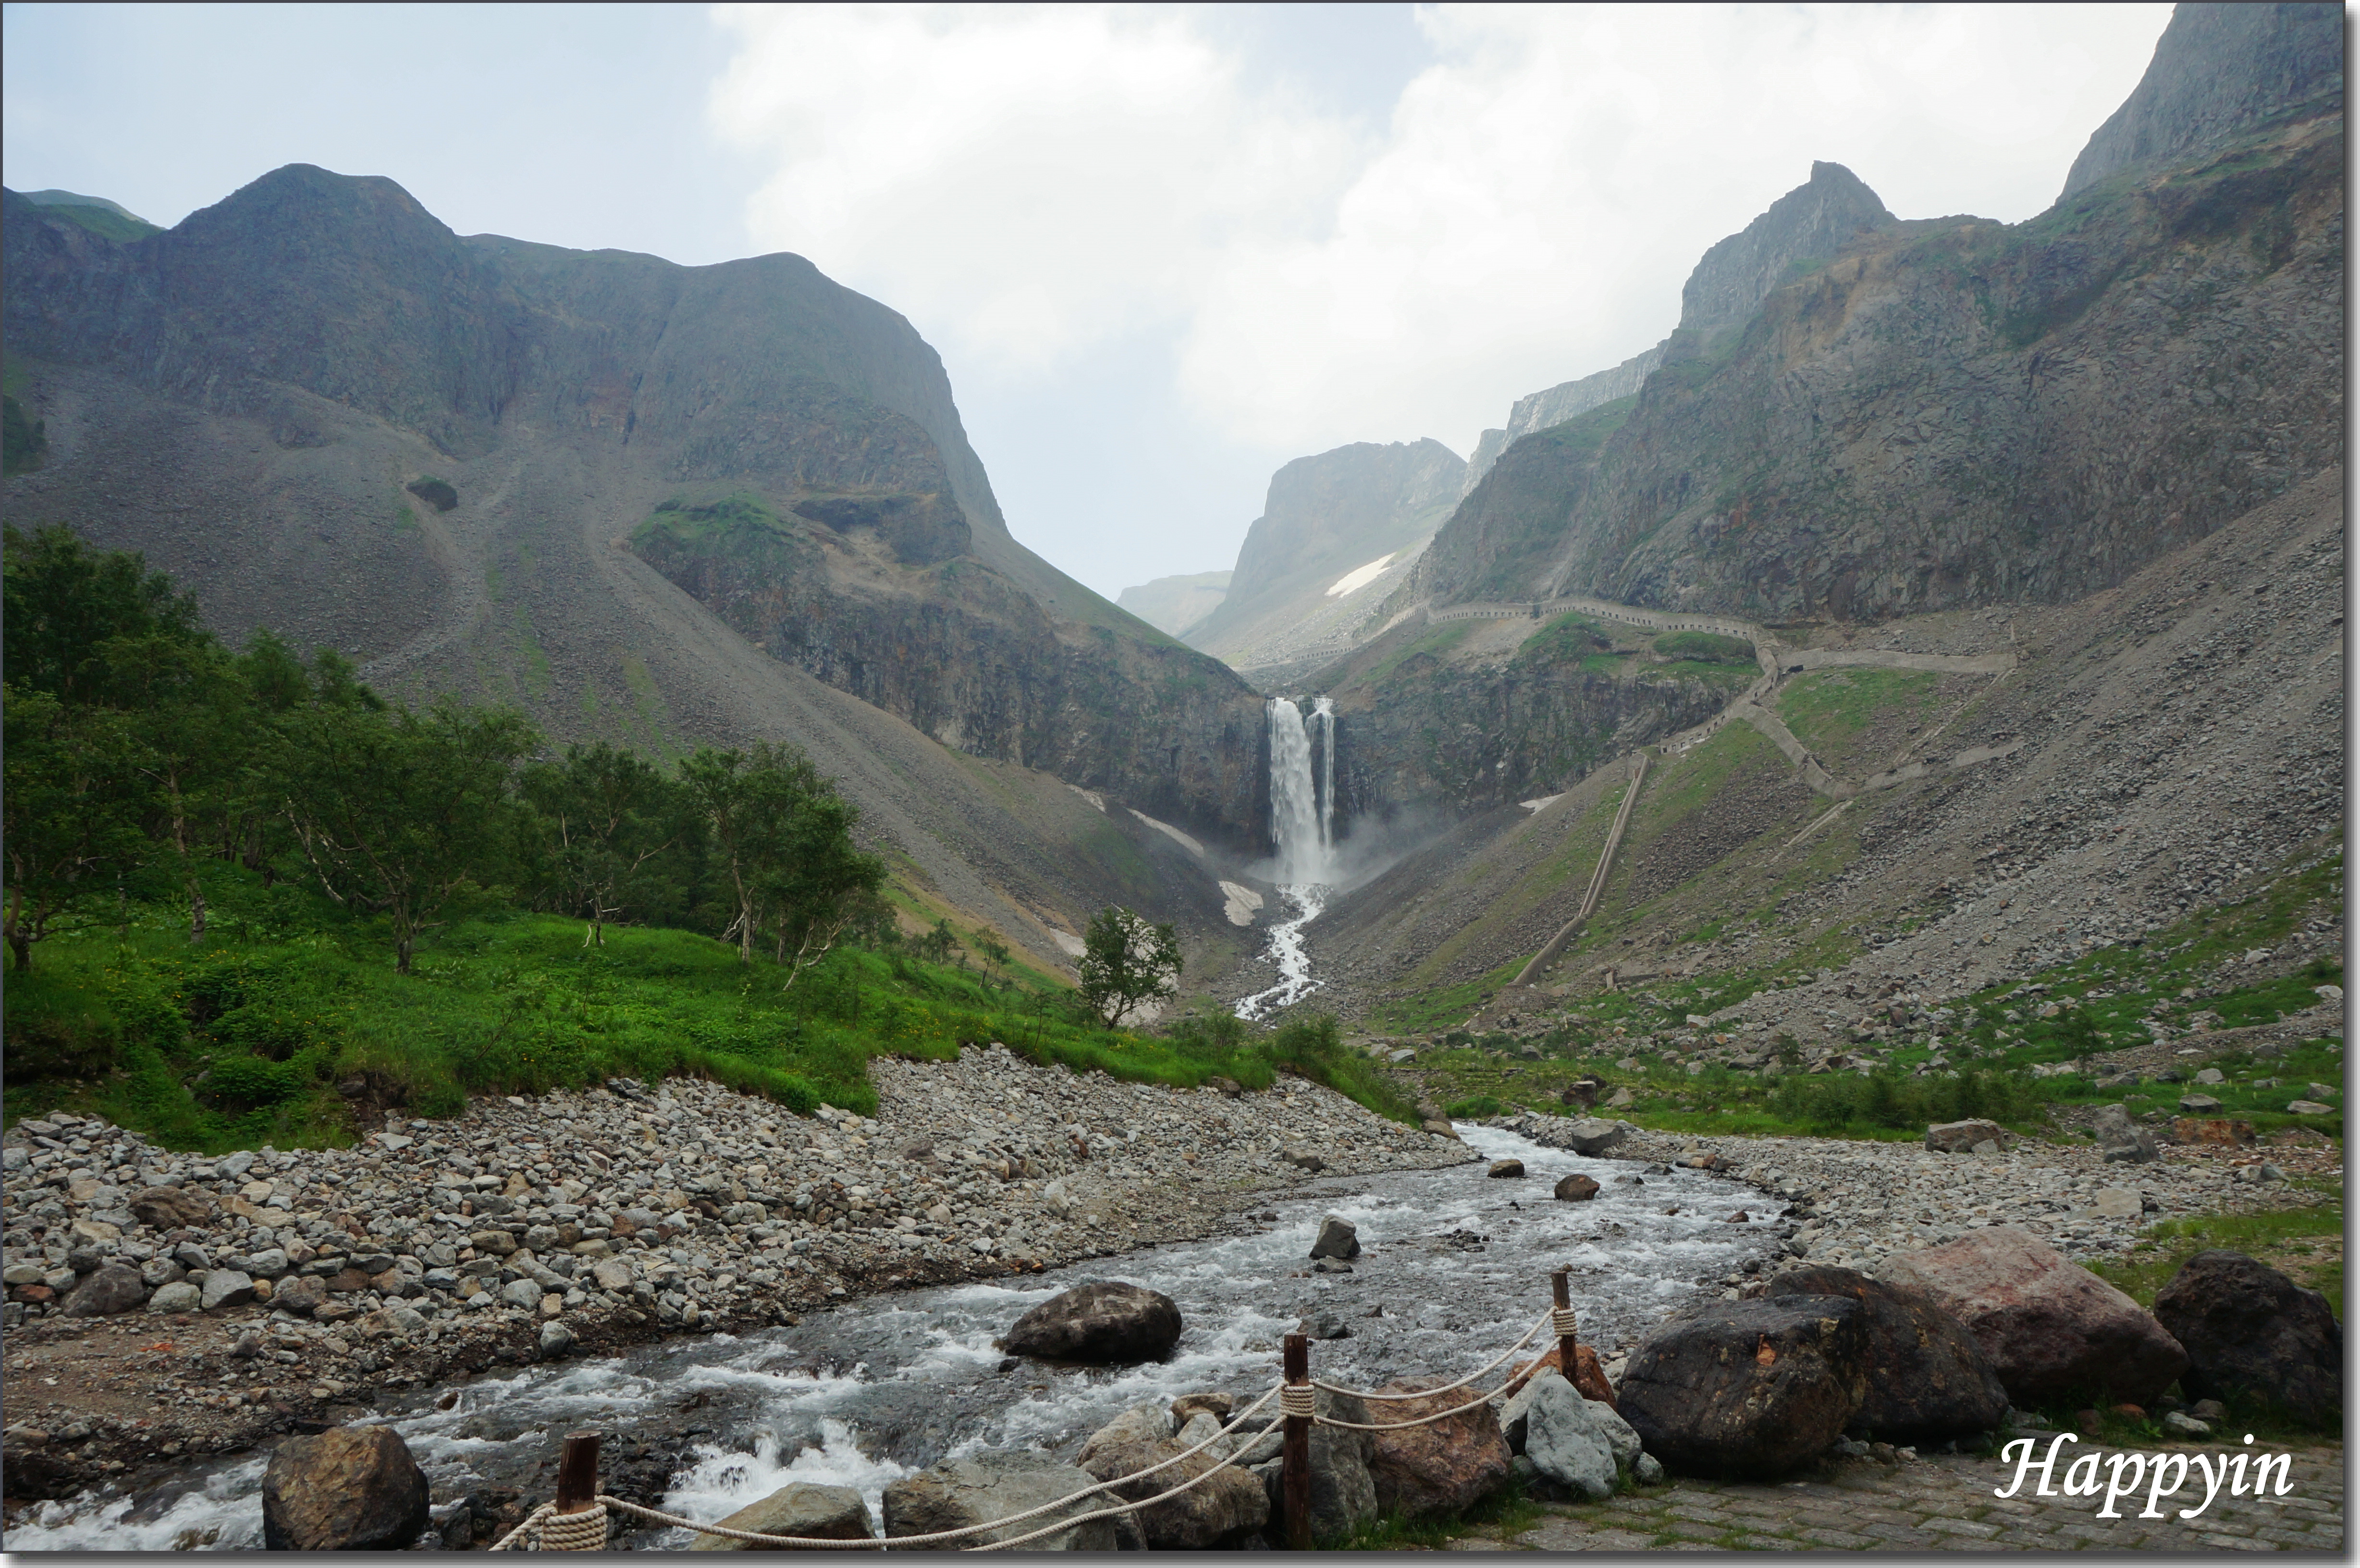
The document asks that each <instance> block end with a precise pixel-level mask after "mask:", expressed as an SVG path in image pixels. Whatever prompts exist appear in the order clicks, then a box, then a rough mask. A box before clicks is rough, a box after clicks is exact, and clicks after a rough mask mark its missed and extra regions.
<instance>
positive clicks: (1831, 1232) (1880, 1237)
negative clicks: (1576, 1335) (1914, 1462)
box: [1489, 1113, 2343, 1296]
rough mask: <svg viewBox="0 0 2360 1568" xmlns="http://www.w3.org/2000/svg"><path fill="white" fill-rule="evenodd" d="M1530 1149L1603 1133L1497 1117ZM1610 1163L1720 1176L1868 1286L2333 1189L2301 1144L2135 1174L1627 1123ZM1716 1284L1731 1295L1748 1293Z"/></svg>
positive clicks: (2326, 1155)
mask: <svg viewBox="0 0 2360 1568" xmlns="http://www.w3.org/2000/svg"><path fill="white" fill-rule="evenodd" d="M1489 1125H1491V1126H1495V1127H1505V1128H1507V1129H1509V1130H1510V1131H1513V1132H1515V1133H1519V1134H1521V1135H1523V1136H1524V1137H1526V1138H1533V1139H1534V1140H1535V1142H1540V1143H1548V1144H1552V1145H1558V1146H1567V1147H1569V1145H1566V1144H1565V1143H1564V1140H1565V1139H1566V1138H1568V1136H1569V1135H1570V1134H1571V1130H1572V1128H1574V1127H1576V1126H1586V1127H1601V1126H1604V1125H1609V1124H1601V1123H1598V1122H1594V1121H1591V1122H1586V1123H1584V1122H1577V1120H1576V1119H1575V1118H1569V1117H1562V1116H1541V1115H1535V1114H1532V1113H1526V1114H1524V1115H1521V1116H1501V1117H1495V1118H1493V1119H1492V1121H1491V1123H1490V1124H1489ZM1611 1125H1612V1126H1613V1127H1618V1128H1619V1129H1620V1131H1619V1133H1618V1134H1617V1135H1615V1136H1614V1137H1613V1138H1612V1142H1611V1143H1610V1144H1609V1145H1608V1146H1606V1147H1605V1148H1603V1149H1601V1150H1600V1152H1601V1154H1602V1155H1603V1156H1604V1157H1607V1158H1612V1159H1617V1160H1655V1161H1661V1162H1665V1163H1682V1164H1688V1165H1691V1166H1700V1168H1702V1169H1707V1170H1713V1171H1722V1172H1725V1173H1726V1174H1728V1175H1729V1176H1731V1177H1732V1178H1734V1179H1735V1180H1737V1181H1743V1182H1744V1183H1746V1184H1747V1185H1748V1186H1751V1187H1754V1188H1756V1189H1759V1190H1760V1191H1761V1192H1764V1193H1765V1195H1767V1196H1768V1197H1770V1198H1772V1199H1774V1200H1775V1201H1776V1202H1777V1203H1780V1204H1781V1205H1782V1210H1781V1212H1782V1214H1784V1215H1785V1217H1786V1219H1788V1220H1789V1221H1790V1222H1791V1223H1792V1224H1793V1225H1794V1229H1793V1231H1792V1233H1791V1234H1790V1235H1789V1236H1787V1238H1786V1253H1787V1254H1788V1256H1790V1257H1791V1258H1798V1259H1802V1260H1806V1261H1808V1262H1810V1263H1813V1264H1828V1265H1834V1266H1836V1267H1840V1268H1848V1269H1860V1270H1862V1271H1863V1272H1868V1273H1874V1272H1876V1271H1877V1270H1878V1269H1880V1268H1882V1267H1883V1266H1884V1264H1885V1262H1886V1261H1887V1260H1888V1259H1890V1258H1893V1257H1894V1256H1895V1255H1896V1254H1899V1253H1903V1252H1907V1251H1911V1250H1914V1249H1916V1248H1918V1247H1939V1246H1941V1245H1943V1244H1945V1243H1947V1242H1951V1241H1955V1240H1957V1239H1958V1238H1959V1237H1961V1236H1965V1235H1967V1234H1969V1233H1971V1232H1973V1231H1978V1230H1983V1229H1985V1228H1987V1227H1989V1226H1992V1225H2021V1226H2023V1227H2024V1228H2025V1229H2026V1230H2028V1231H2030V1232H2031V1233H2032V1234H2034V1235H2035V1236H2038V1237H2039V1238H2040V1239H2041V1240H2043V1241H2045V1242H2047V1243H2048V1244H2049V1246H2051V1247H2055V1248H2056V1249H2057V1250H2058V1251H2060V1252H2061V1253H2063V1254H2065V1255H2066V1256H2067V1257H2069V1258H2072V1259H2074V1260H2075V1261H2076V1262H2083V1263H2086V1262H2088V1261H2089V1260H2091V1259H2092V1258H2103V1257H2105V1256H2106V1255H2108V1254H2110V1253H2115V1252H2120V1251H2122V1250H2124V1249H2125V1248H2126V1247H2129V1246H2130V1244H2131V1242H2132V1241H2133V1239H2134V1238H2135V1237H2136V1236H2137V1234H2138V1233H2139V1231H2140V1230H2142V1229H2143V1228H2145V1227H2146V1226H2148V1225H2154V1224H2156V1223H2158V1221H2162V1220H2167V1219H2172V1218H2176V1217H2180V1216H2183V1215H2188V1214H2217V1213H2222V1212H2232V1211H2249V1210H2256V1209H2285V1208H2296V1207H2302V1206H2306V1205H2310V1204H2314V1203H2331V1202H2334V1201H2336V1200H2335V1199H2334V1198H2333V1197H2330V1196H2328V1195H2326V1194H2323V1193H2322V1192H2319V1191H2317V1190H2316V1189H2314V1188H2311V1187H2309V1186H2305V1185H2300V1184H2298V1183H2297V1182H2296V1181H2293V1180H2291V1179H2292V1178H2298V1177H2322V1178H2335V1177H2338V1176H2340V1174H2341V1172H2342V1170H2343V1161H2342V1156H2341V1153H2340V1151H2339V1150H2338V1149H2337V1148H2336V1146H2334V1145H2333V1144H2332V1143H2328V1142H2326V1141H2325V1140H2323V1139H2317V1138H2312V1137H2306V1136H2305V1135H2303V1134H2301V1133H2300V1132H2298V1133H2295V1134H2292V1135H2290V1137H2289V1141H2283V1142H2278V1143H2274V1144H2271V1145H2269V1146H2267V1148H2263V1147H2256V1146H2254V1145H2247V1144H2236V1143H2176V1144H2165V1145H2163V1146H2161V1147H2160V1149H2158V1151H2157V1152H2158V1157H2157V1158H2156V1159H2155V1160H2152V1161H2147V1162H2144V1163H2136V1164H2130V1163H2119V1162H2109V1161H2108V1160H2106V1158H2105V1151H2104V1150H2103V1149H2102V1148H2100V1147H2097V1146H2095V1145H2091V1144H2055V1143H2043V1142H2036V1141H2033V1140H2030V1139H2023V1138H2016V1137H2015V1136H2014V1135H2012V1134H2010V1135H2006V1141H2007V1144H2008V1147H2006V1148H2005V1149H1998V1150H1996V1151H1994V1152H1988V1153H1983V1154H1972V1153H1960V1154H1943V1153H1938V1152H1936V1151H1935V1150H1933V1149H1928V1148H1927V1147H1926V1146H1925V1145H1924V1144H1923V1143H1872V1142H1866V1141H1860V1140H1853V1139H1847V1138H1688V1137H1684V1136H1681V1135H1677V1134H1668V1133H1659V1132H1649V1131H1646V1130H1645V1129H1643V1128H1639V1127H1632V1126H1630V1124H1628V1123H1615V1124H1611ZM1748 1282H1749V1281H1748V1279H1746V1278H1745V1277H1743V1276H1736V1275H1732V1276H1731V1277H1729V1278H1728V1279H1723V1280H1722V1281H1721V1283H1722V1286H1723V1290H1724V1293H1725V1294H1728V1295H1731V1296H1735V1295H1737V1294H1738V1293H1740V1291H1741V1290H1742V1289H1743V1287H1744V1286H1745V1285H1746V1284H1747V1283H1748Z"/></svg>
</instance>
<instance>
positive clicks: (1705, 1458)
mask: <svg viewBox="0 0 2360 1568" xmlns="http://www.w3.org/2000/svg"><path fill="white" fill-rule="evenodd" d="M1861 1315H1862V1314H1861V1310H1860V1303H1859V1302H1858V1301H1853V1300H1852V1298H1851V1297H1849V1296H1778V1297H1765V1298H1762V1299H1760V1300H1757V1301H1714V1302H1710V1303H1709V1304H1707V1305H1704V1306H1701V1307H1698V1308H1695V1309H1692V1310H1691V1311H1689V1312H1685V1313H1683V1314H1681V1315H1679V1316H1677V1317H1675V1318H1672V1319H1671V1320H1670V1321H1668V1322H1666V1323H1664V1324H1663V1325H1662V1326H1661V1327H1659V1328H1657V1329H1656V1330H1655V1334H1653V1335H1652V1336H1651V1337H1650V1338H1648V1339H1647V1340H1646V1342H1645V1343H1644V1344H1643V1345H1640V1346H1639V1348H1638V1349H1637V1350H1635V1351H1633V1352H1632V1355H1631V1359H1630V1361H1629V1363H1628V1364H1627V1365H1626V1366H1625V1367H1623V1369H1622V1382H1621V1384H1620V1385H1619V1387H1618V1388H1617V1389H1616V1392H1617V1393H1618V1394H1619V1395H1620V1396H1621V1401H1620V1408H1621V1410H1622V1419H1623V1420H1624V1421H1629V1422H1630V1423H1631V1426H1632V1429H1633V1431H1635V1432H1638V1434H1639V1441H1640V1442H1641V1443H1643V1444H1644V1446H1645V1448H1646V1451H1647V1452H1648V1453H1649V1454H1654V1455H1655V1457H1656V1458H1657V1459H1659V1460H1661V1461H1662V1462H1663V1463H1664V1464H1665V1465H1669V1466H1670V1467H1672V1468H1673V1469H1676V1470H1683V1471H1686V1472H1688V1473H1689V1474H1691V1475H1781V1474H1783V1473H1785V1472H1786V1471H1788V1470H1792V1469H1793V1468H1794V1467H1795V1466H1797V1465H1800V1464H1802V1463H1803V1462H1804V1461H1806V1460H1808V1459H1813V1458H1816V1457H1817V1456H1818V1455H1819V1454H1821V1453H1823V1452H1825V1451H1826V1449H1827V1446H1828V1445H1829V1444H1830V1443H1833V1442H1834V1441H1835V1440H1836V1439H1837V1438H1838V1437H1840V1436H1841V1435H1842V1433H1843V1429H1844V1428H1845V1426H1846V1425H1848V1424H1849V1423H1850V1422H1851V1421H1852V1413H1853V1412H1854V1411H1855V1410H1859V1408H1860V1402H1861V1397H1862V1395H1863V1392H1864V1391H1865V1389H1864V1387H1863V1385H1864V1383H1865V1381H1866V1378H1865V1375H1864V1374H1863V1369H1862V1367H1863V1362H1864V1361H1865V1359H1866V1355H1865V1346H1866V1340H1867V1336H1866V1334H1865V1333H1864V1331H1863V1328H1862V1324H1861Z"/></svg>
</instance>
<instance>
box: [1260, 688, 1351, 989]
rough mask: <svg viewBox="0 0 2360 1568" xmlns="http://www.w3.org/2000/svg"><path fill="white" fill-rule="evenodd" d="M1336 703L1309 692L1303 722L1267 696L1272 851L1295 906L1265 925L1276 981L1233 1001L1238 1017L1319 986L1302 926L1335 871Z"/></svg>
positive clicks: (1321, 901)
mask: <svg viewBox="0 0 2360 1568" xmlns="http://www.w3.org/2000/svg"><path fill="white" fill-rule="evenodd" d="M1314 729H1316V730H1317V732H1318V740H1319V745H1318V763H1319V768H1318V777H1317V782H1315V781H1314V778H1313V773H1312V732H1313V730H1314ZM1335 818H1336V705H1335V703H1334V702H1331V701H1329V700H1328V699H1327V698H1326V697H1319V698H1315V699H1314V700H1313V701H1312V704H1311V720H1310V724H1308V725H1306V724H1305V722H1304V716H1303V710H1302V709H1301V708H1300V707H1298V706H1296V705H1295V702H1293V701H1291V700H1290V699H1288V698H1285V697H1273V698H1272V699H1271V702H1270V835H1271V839H1272V841H1273V844H1276V846H1277V849H1278V855H1277V870H1276V872H1275V879H1276V881H1277V882H1278V885H1279V887H1278V890H1279V897H1280V898H1283V899H1284V901H1285V902H1286V904H1287V905H1288V906H1289V907H1290V908H1291V909H1293V910H1294V913H1293V914H1291V915H1290V916H1288V918H1286V919H1285V920H1281V921H1279V922H1278V923H1277V924H1276V925H1274V926H1273V927H1272V928H1271V932H1270V952H1269V954H1268V956H1269V958H1270V960H1271V962H1272V963H1273V964H1277V965H1278V974H1279V981H1278V984H1277V985H1273V986H1272V987H1271V988H1270V989H1269V990H1267V991H1260V992H1257V993H1255V994H1254V995H1253V996H1248V997H1246V998H1244V999H1243V1000H1242V1001H1240V1002H1239V1003H1238V1017H1240V1018H1262V1017H1263V1016H1265V1015H1266V1014H1268V1013H1270V1012H1272V1011H1273V1010H1275V1009H1277V1008H1280V1007H1291V1006H1293V1005H1294V1004H1295V1003H1296V1002H1299V1001H1301V1000H1302V999H1303V998H1304V997H1306V996H1309V995H1310V994H1311V993H1312V992H1314V991H1316V990H1317V989H1318V988H1319V982H1318V981H1317V980H1314V979H1313V978H1312V977H1311V956H1310V954H1309V953H1306V952H1305V951H1304V949H1303V928H1304V927H1306V926H1307V925H1309V924H1310V923H1311V922H1312V921H1313V920H1317V919H1318V918H1319V914H1320V911H1321V910H1323V909H1326V908H1327V898H1328V894H1329V892H1330V887H1329V884H1330V881H1331V879H1332V878H1333V877H1334V875H1335V863H1336V845H1335Z"/></svg>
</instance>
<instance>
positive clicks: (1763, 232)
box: [1666, 163, 1894, 358]
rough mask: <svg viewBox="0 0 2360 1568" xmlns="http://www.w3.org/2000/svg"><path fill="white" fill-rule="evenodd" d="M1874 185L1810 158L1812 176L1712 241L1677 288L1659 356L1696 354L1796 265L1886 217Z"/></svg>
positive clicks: (1742, 319)
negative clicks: (1686, 336) (1668, 344)
mask: <svg viewBox="0 0 2360 1568" xmlns="http://www.w3.org/2000/svg"><path fill="white" fill-rule="evenodd" d="M1893 221H1894V218H1893V214H1892V213H1890V212H1886V211H1885V203H1884V202H1883V201H1880V200H1878V198H1877V194H1876V192H1875V191H1871V190H1870V189H1869V188H1868V186H1867V185H1866V184H1865V183H1863V181H1862V180H1861V178H1860V176H1859V175H1857V174H1854V173H1853V172H1852V170H1851V169H1846V168H1845V167H1844V166H1843V165H1841V164H1840V163H1814V164H1812V165H1811V178H1810V179H1809V180H1806V181H1804V182H1803V183H1802V184H1800V185H1798V186H1797V187H1796V188H1795V189H1794V190H1792V191H1787V192H1786V194H1785V195H1784V196H1781V197H1779V198H1778V200H1776V201H1773V202H1771V203H1770V207H1769V210H1768V211H1767V212H1764V213H1763V214H1762V215H1761V216H1760V217H1758V218H1756V219H1754V221H1753V222H1752V223H1748V224H1746V225H1745V227H1744V228H1743V229H1741V230H1739V231H1738V232H1737V233H1736V234H1732V235H1730V236H1729V237H1728V238H1727V239H1725V240H1722V241H1721V243H1719V244H1718V245H1714V246H1713V247H1712V248H1711V249H1710V250H1708V251H1706V252H1705V253H1704V256H1703V257H1702V258H1701V259H1699V261H1698V262H1697V264H1696V269H1695V270H1694V271H1692V272H1690V273H1689V274H1688V282H1687V283H1685V284H1683V285H1682V286H1681V288H1680V325H1679V332H1687V333H1693V334H1694V339H1693V342H1683V341H1682V340H1681V338H1680V336H1679V334H1678V333H1677V332H1676V333H1675V334H1674V337H1673V343H1674V345H1675V346H1674V347H1673V348H1672V349H1671V350H1670V351H1669V352H1668V353H1667V355H1666V357H1667V358H1670V357H1677V356H1678V354H1680V353H1681V351H1682V350H1686V351H1687V352H1688V353H1689V354H1700V353H1703V352H1704V351H1706V350H1709V349H1710V348H1711V347H1712V345H1713V343H1714V342H1715V341H1716V340H1717V339H1719V338H1720V337H1721V335H1722V334H1723V333H1725V332H1732V331H1734V330H1735V329H1737V328H1739V327H1742V326H1743V325H1744V324H1745V323H1746V322H1747V321H1751V320H1753V319H1754V311H1755V310H1759V309H1761V307H1762V301H1763V300H1764V299H1767V298H1769V296H1770V292H1771V290H1772V289H1776V288H1778V287H1779V286H1780V285H1781V284H1783V283H1786V281H1788V280H1789V279H1790V278H1792V277H1793V276H1794V274H1795V273H1796V272H1797V270H1798V269H1803V268H1808V267H1815V266H1817V265H1819V264H1820V263H1823V262H1825V261H1827V260H1828V259H1829V258H1830V257H1831V256H1835V255H1836V254H1837V253H1838V252H1839V251H1841V250H1842V249H1843V248H1844V247H1845V246H1847V245H1850V244H1852V241H1853V240H1854V239H1855V238H1856V237H1858V236H1859V235H1860V234H1863V232H1865V231H1867V230H1870V229H1876V228H1883V227H1885V226H1886V225H1888V224H1890V223H1893Z"/></svg>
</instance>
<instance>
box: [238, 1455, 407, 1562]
mask: <svg viewBox="0 0 2360 1568" xmlns="http://www.w3.org/2000/svg"><path fill="white" fill-rule="evenodd" d="M426 1516H427V1496H426V1472H424V1471H423V1470H421V1469H420V1468H419V1467H418V1461H417V1460H415V1459H413V1458H411V1457H410V1445H409V1444H407V1443H403V1442H402V1441H401V1437H400V1435H399V1433H397V1432H395V1431H394V1430H393V1429H392V1428H391V1427H387V1426H340V1427H336V1428H333V1429H332V1430H331V1431H328V1432H322V1433H321V1434H320V1435H319V1436H317V1437H290V1438H289V1439H288V1440H287V1441H286V1442H284V1443H280V1444H279V1447H278V1449H277V1450H276V1451H275V1452H273V1453H272V1454H271V1455H270V1464H269V1466H268V1468H267V1469H266V1470H264V1471H263V1473H262V1543H263V1545H264V1546H266V1547H268V1549H269V1550H270V1551H273V1552H401V1551H405V1550H407V1549H408V1548H409V1546H410V1543H411V1542H412V1541H416V1540H417V1539H418V1537H419V1535H420V1533H421V1531H423V1530H425V1529H426Z"/></svg>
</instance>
